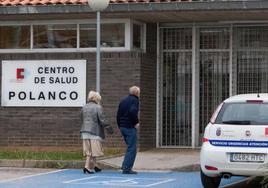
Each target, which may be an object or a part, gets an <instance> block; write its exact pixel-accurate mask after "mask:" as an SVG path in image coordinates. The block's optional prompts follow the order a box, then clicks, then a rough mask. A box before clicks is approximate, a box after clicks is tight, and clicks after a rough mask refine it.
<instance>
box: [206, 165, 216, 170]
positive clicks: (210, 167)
mask: <svg viewBox="0 0 268 188" xmlns="http://www.w3.org/2000/svg"><path fill="white" fill-rule="evenodd" d="M205 168H206V169H207V170H211V171H215V170H218V168H217V167H214V166H208V165H205Z"/></svg>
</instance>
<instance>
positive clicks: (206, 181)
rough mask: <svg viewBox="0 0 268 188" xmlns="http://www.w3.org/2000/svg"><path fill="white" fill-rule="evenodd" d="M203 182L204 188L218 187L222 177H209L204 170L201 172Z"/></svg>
mask: <svg viewBox="0 0 268 188" xmlns="http://www.w3.org/2000/svg"><path fill="white" fill-rule="evenodd" d="M200 175H201V182H202V184H203V187H204V188H218V187H219V185H220V183H221V177H209V176H207V175H205V174H204V173H203V172H202V170H201V172H200Z"/></svg>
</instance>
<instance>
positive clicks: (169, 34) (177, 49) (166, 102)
mask: <svg viewBox="0 0 268 188" xmlns="http://www.w3.org/2000/svg"><path fill="white" fill-rule="evenodd" d="M191 32H192V30H191V28H190V29H187V28H184V29H179V28H163V29H161V39H162V49H161V51H162V63H161V66H162V67H161V77H162V79H161V81H162V82H161V94H162V100H161V103H160V108H161V110H160V114H161V125H162V126H161V132H160V134H161V135H160V138H161V139H160V146H162V147H177V146H188V147H189V146H191V139H192V137H191V97H192V94H191V88H192V80H191V77H192V71H191V61H192V52H191V49H192V33H191Z"/></svg>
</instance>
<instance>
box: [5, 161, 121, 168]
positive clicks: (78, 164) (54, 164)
mask: <svg viewBox="0 0 268 188" xmlns="http://www.w3.org/2000/svg"><path fill="white" fill-rule="evenodd" d="M97 163H98V164H99V165H100V167H101V168H104V169H118V168H119V167H116V166H112V165H109V164H107V163H104V162H100V161H97ZM84 165H85V161H80V160H79V161H64V160H9V159H1V160H0V167H17V168H58V169H63V168H84Z"/></svg>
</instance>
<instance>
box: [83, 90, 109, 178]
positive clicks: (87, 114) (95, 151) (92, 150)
mask: <svg viewBox="0 0 268 188" xmlns="http://www.w3.org/2000/svg"><path fill="white" fill-rule="evenodd" d="M100 101H101V96H100V94H99V93H98V92H95V91H90V92H89V94H88V103H87V104H86V105H85V106H83V108H82V110H81V118H82V127H81V130H80V133H81V138H82V140H83V154H84V156H85V157H86V163H85V168H84V169H83V172H84V173H85V174H86V173H89V174H93V173H94V171H93V170H95V172H100V171H101V169H100V168H99V167H98V166H97V163H96V157H99V156H102V155H103V148H102V144H101V141H102V140H103V139H105V133H104V128H105V129H106V130H107V131H108V133H110V134H112V133H113V128H112V127H111V125H110V124H109V123H108V122H107V120H106V119H105V117H104V114H103V110H102V106H101V105H100Z"/></svg>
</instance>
